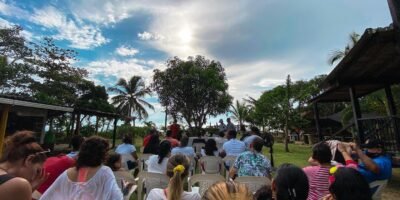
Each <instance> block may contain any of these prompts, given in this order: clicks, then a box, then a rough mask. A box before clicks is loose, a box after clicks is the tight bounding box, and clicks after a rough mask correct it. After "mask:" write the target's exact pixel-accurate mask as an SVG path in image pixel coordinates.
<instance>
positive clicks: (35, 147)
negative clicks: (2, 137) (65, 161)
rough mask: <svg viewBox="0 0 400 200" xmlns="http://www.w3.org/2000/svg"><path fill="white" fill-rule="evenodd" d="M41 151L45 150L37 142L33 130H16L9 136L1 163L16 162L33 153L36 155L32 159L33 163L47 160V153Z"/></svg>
mask: <svg viewBox="0 0 400 200" xmlns="http://www.w3.org/2000/svg"><path fill="white" fill-rule="evenodd" d="M41 152H43V149H42V147H40V145H39V144H38V143H37V142H36V138H35V137H34V135H33V132H31V131H20V132H16V133H14V134H13V135H11V136H9V137H7V139H6V141H5V143H4V151H3V155H2V157H1V159H0V163H3V162H10V163H14V162H17V161H19V160H24V159H25V158H27V157H28V156H31V155H32V156H34V157H33V159H32V162H33V163H43V162H44V161H45V160H46V155H45V154H42V153H41Z"/></svg>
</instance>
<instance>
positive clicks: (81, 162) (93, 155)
mask: <svg viewBox="0 0 400 200" xmlns="http://www.w3.org/2000/svg"><path fill="white" fill-rule="evenodd" d="M108 146H109V143H108V141H107V140H106V139H104V138H102V137H98V136H92V137H90V138H89V139H87V140H85V141H84V142H83V144H82V146H81V149H80V151H79V154H78V159H77V160H76V168H77V169H80V168H82V167H97V166H100V165H101V164H102V163H103V162H104V160H105V158H106V155H107V151H108Z"/></svg>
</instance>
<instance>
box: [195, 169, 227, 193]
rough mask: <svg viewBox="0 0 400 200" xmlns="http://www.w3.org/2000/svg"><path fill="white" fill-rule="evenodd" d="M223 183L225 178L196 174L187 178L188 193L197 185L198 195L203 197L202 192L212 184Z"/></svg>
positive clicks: (217, 175)
mask: <svg viewBox="0 0 400 200" xmlns="http://www.w3.org/2000/svg"><path fill="white" fill-rule="evenodd" d="M219 181H225V178H224V177H223V176H221V175H219V174H196V175H193V176H191V177H190V178H189V181H188V191H189V192H191V191H192V186H193V185H194V184H196V183H199V194H200V196H203V194H204V192H205V191H206V190H207V189H208V188H209V187H210V186H211V185H212V184H214V183H216V182H219Z"/></svg>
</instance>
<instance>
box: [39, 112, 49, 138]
mask: <svg viewBox="0 0 400 200" xmlns="http://www.w3.org/2000/svg"><path fill="white" fill-rule="evenodd" d="M47 115H48V111H46V116H44V117H43V125H42V132H41V134H40V144H43V143H44V136H45V134H46V122H47Z"/></svg>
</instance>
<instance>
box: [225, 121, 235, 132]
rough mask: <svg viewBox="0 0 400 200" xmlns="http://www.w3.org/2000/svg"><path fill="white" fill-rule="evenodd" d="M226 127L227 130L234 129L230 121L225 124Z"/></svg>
mask: <svg viewBox="0 0 400 200" xmlns="http://www.w3.org/2000/svg"><path fill="white" fill-rule="evenodd" d="M226 129H227V130H234V131H235V130H236V127H235V125H234V124H233V123H232V122H231V123H228V124H227V125H226Z"/></svg>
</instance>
